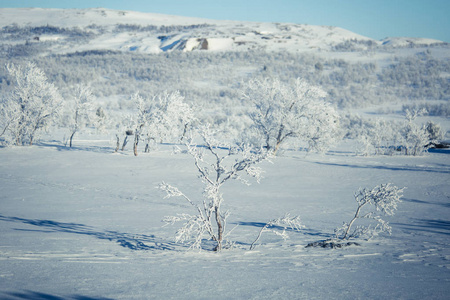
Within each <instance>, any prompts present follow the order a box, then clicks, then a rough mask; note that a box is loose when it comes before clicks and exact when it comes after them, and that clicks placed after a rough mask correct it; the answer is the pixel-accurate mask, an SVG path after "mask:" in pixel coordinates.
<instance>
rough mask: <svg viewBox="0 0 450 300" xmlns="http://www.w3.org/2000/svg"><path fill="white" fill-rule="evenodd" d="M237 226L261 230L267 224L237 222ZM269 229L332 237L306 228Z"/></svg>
mask: <svg viewBox="0 0 450 300" xmlns="http://www.w3.org/2000/svg"><path fill="white" fill-rule="evenodd" d="M235 224H237V225H239V226H252V227H257V228H263V227H264V226H266V224H267V223H263V222H237V223H235ZM269 228H270V229H276V230H279V231H283V230H286V231H288V232H298V233H301V234H305V235H310V236H320V237H324V238H330V237H331V236H332V235H330V234H327V233H322V232H318V231H314V230H312V229H308V228H302V229H300V230H298V231H297V230H295V229H292V228H284V227H283V226H278V225H271V226H269Z"/></svg>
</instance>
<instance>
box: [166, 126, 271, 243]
mask: <svg viewBox="0 0 450 300" xmlns="http://www.w3.org/2000/svg"><path fill="white" fill-rule="evenodd" d="M199 133H200V136H201V138H202V141H203V144H202V145H195V144H193V143H191V142H187V143H186V145H187V148H188V152H189V153H190V154H191V155H192V157H193V158H194V164H195V167H196V169H197V170H198V174H199V177H200V179H201V180H202V182H203V184H204V189H203V198H202V199H201V200H200V199H193V198H191V197H189V196H187V195H186V194H184V193H183V192H181V191H180V190H178V189H177V188H176V187H173V186H171V185H169V184H166V183H162V184H161V185H160V188H161V189H162V190H163V191H165V192H166V193H167V197H182V198H184V199H185V200H186V201H187V202H189V204H190V205H192V206H193V207H194V208H195V210H196V213H195V214H193V215H191V214H180V215H177V216H168V217H166V218H165V219H164V221H165V222H166V223H168V224H174V223H175V222H184V224H183V225H182V227H181V228H180V229H179V230H178V231H177V234H176V241H177V242H188V241H192V244H191V248H198V249H200V248H201V242H202V238H204V237H208V238H209V239H211V240H213V241H215V242H216V246H215V251H220V250H222V247H223V242H224V239H225V237H226V236H227V234H229V232H227V231H226V225H227V217H228V215H229V213H228V211H223V208H222V204H223V202H224V198H223V195H222V192H221V188H222V186H223V185H224V184H226V183H227V182H229V181H231V180H239V181H241V182H243V183H245V184H248V181H247V180H246V179H245V178H244V177H243V175H245V174H246V175H248V176H250V177H254V178H256V180H257V181H258V182H259V180H260V178H261V173H262V170H261V169H260V168H259V167H257V166H256V165H257V164H258V163H260V162H261V161H263V160H265V159H266V158H267V157H268V152H267V151H264V150H263V149H255V148H254V147H251V146H248V145H245V144H241V145H235V146H230V145H223V144H222V143H220V142H218V141H217V140H215V138H214V137H213V132H212V130H211V129H210V127H209V126H207V127H203V128H201V129H200V132H199Z"/></svg>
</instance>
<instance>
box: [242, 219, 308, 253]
mask: <svg viewBox="0 0 450 300" xmlns="http://www.w3.org/2000/svg"><path fill="white" fill-rule="evenodd" d="M277 227H281V228H282V230H281V231H279V230H278V228H277ZM304 227H305V226H303V225H302V224H301V221H300V217H299V216H295V217H291V216H290V214H286V215H285V216H284V217H281V218H278V219H273V220H271V221H269V222H267V223H266V225H264V226H263V227H262V228H261V230H260V231H259V233H258V236H257V237H256V239H255V240H254V241H253V243H252V244H251V245H250V250H253V249H255V247H256V243H257V242H258V240H259V239H260V238H261V235H262V233H263V232H265V231H270V232H272V233H274V234H276V235H278V236H280V237H282V238H283V239H284V240H286V239H288V238H289V235H288V234H287V233H286V230H287V229H292V230H296V231H300V230H301V229H302V228H304Z"/></svg>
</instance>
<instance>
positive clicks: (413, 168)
mask: <svg viewBox="0 0 450 300" xmlns="http://www.w3.org/2000/svg"><path fill="white" fill-rule="evenodd" d="M315 163H316V164H318V165H325V166H335V167H347V168H358V169H378V170H388V171H406V172H411V171H414V172H429V173H442V174H449V173H450V166H448V165H440V166H439V167H437V166H435V167H432V166H429V167H421V166H375V165H352V164H337V163H330V162H315Z"/></svg>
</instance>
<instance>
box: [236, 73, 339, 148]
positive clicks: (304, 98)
mask: <svg viewBox="0 0 450 300" xmlns="http://www.w3.org/2000/svg"><path fill="white" fill-rule="evenodd" d="M242 93H243V95H244V98H245V99H248V100H249V101H251V102H252V103H253V108H254V109H253V110H252V111H251V113H250V117H251V119H252V120H253V123H254V126H255V128H256V129H257V131H258V132H259V134H260V137H261V139H262V143H263V144H264V145H265V147H266V148H267V150H268V151H271V152H273V153H274V154H276V153H277V151H278V149H279V148H280V146H281V145H282V144H284V143H285V142H286V141H288V140H300V141H304V142H307V143H308V146H309V148H308V149H309V150H316V151H324V150H326V149H327V148H328V147H329V146H330V145H331V144H333V143H334V142H335V141H336V139H337V138H338V137H339V116H338V113H337V112H336V110H335V109H334V108H333V107H332V106H331V105H330V104H328V103H326V102H325V101H324V100H323V98H324V97H325V96H326V93H325V92H324V91H323V90H321V89H320V88H319V87H316V86H312V85H310V84H308V83H307V82H306V81H304V80H302V79H299V78H298V79H297V80H295V81H294V82H293V83H292V84H286V83H283V82H281V81H280V80H278V79H264V80H258V79H254V80H251V81H249V82H247V83H246V84H245V85H244V86H243V91H242Z"/></svg>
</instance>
